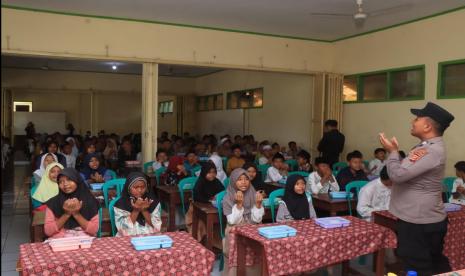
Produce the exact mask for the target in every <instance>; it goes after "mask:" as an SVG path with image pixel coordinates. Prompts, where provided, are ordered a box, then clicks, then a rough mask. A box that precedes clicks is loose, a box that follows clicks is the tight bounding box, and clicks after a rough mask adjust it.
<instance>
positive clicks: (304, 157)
mask: <svg viewBox="0 0 465 276" xmlns="http://www.w3.org/2000/svg"><path fill="white" fill-rule="evenodd" d="M296 157H297V165H298V166H299V168H298V171H301V172H308V173H311V172H313V166H312V164H310V153H308V152H307V151H306V150H301V151H299V152H298V153H297V155H296Z"/></svg>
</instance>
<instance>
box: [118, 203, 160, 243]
mask: <svg viewBox="0 0 465 276" xmlns="http://www.w3.org/2000/svg"><path fill="white" fill-rule="evenodd" d="M113 209H114V210H115V225H116V229H118V233H117V234H116V236H117V237H121V236H134V235H143V234H154V233H159V232H160V229H161V223H162V222H161V210H160V204H158V205H157V207H156V208H155V210H154V211H153V212H152V213H151V214H150V219H151V221H152V224H153V227H152V226H150V225H149V224H148V223H145V225H141V224H139V222H138V221H137V220H136V221H135V222H134V223H133V222H132V220H131V212H128V211H126V210H123V209H120V208H118V207H113Z"/></svg>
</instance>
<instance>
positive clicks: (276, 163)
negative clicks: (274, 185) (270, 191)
mask: <svg viewBox="0 0 465 276" xmlns="http://www.w3.org/2000/svg"><path fill="white" fill-rule="evenodd" d="M286 176H287V167H286V166H285V163H284V156H283V155H282V154H280V153H276V154H275V155H274V156H273V159H272V163H271V167H269V168H268V170H267V172H266V178H265V183H271V182H278V181H280V180H281V179H283V178H284V177H286Z"/></svg>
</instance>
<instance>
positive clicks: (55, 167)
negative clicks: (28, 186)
mask: <svg viewBox="0 0 465 276" xmlns="http://www.w3.org/2000/svg"><path fill="white" fill-rule="evenodd" d="M62 170H63V165H61V164H60V163H58V162H52V163H50V164H48V166H47V168H46V169H45V173H44V175H43V176H42V179H41V180H40V183H39V184H38V186H37V189H36V191H35V192H34V194H33V195H32V198H33V199H35V200H37V201H38V202H40V203H45V202H47V201H48V200H49V199H50V198H52V197H54V196H56V195H58V183H57V178H58V174H60V172H61V171H62ZM42 206H43V205H42ZM42 206H40V207H38V208H35V210H37V209H40V210H42V209H43V208H41V207H42ZM44 210H45V209H44Z"/></svg>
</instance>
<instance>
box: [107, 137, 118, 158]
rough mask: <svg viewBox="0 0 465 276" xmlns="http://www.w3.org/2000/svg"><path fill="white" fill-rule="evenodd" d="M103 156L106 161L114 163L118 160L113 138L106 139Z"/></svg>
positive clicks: (116, 147) (116, 146)
mask: <svg viewBox="0 0 465 276" xmlns="http://www.w3.org/2000/svg"><path fill="white" fill-rule="evenodd" d="M103 158H105V161H106V162H107V163H115V162H117V161H118V145H117V144H116V141H115V140H114V139H113V138H108V139H107V140H106V145H105V149H104V150H103Z"/></svg>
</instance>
